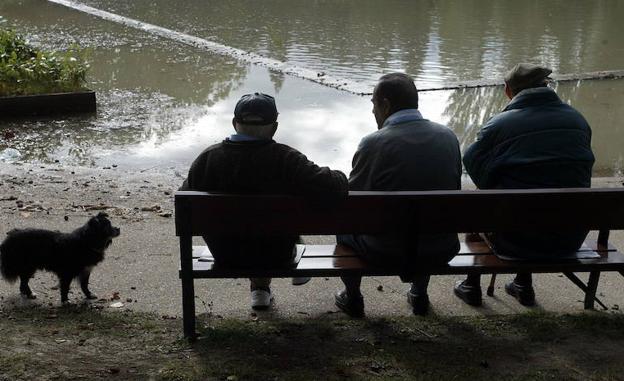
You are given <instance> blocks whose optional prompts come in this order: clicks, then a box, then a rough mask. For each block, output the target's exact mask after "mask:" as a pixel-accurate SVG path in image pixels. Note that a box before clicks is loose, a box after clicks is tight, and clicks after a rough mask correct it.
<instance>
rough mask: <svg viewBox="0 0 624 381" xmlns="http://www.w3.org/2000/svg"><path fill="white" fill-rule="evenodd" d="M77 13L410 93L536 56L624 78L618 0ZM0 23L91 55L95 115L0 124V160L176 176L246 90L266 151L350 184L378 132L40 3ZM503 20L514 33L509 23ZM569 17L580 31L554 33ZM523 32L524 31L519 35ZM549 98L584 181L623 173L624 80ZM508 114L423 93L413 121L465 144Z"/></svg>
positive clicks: (340, 110)
mask: <svg viewBox="0 0 624 381" xmlns="http://www.w3.org/2000/svg"><path fill="white" fill-rule="evenodd" d="M83 1H84V2H88V3H90V4H92V5H99V6H102V7H107V8H108V9H109V10H112V11H117V12H122V13H125V14H127V15H129V16H136V17H137V18H138V15H139V14H140V16H141V19H142V20H145V21H148V22H151V23H154V24H159V25H163V26H166V27H169V28H173V29H176V30H180V31H183V32H187V33H191V34H195V35H200V36H202V37H205V38H210V39H213V40H216V41H219V42H222V43H227V44H232V45H235V46H236V47H240V48H244V49H248V50H253V51H255V52H259V53H262V54H265V55H267V56H270V57H272V58H275V59H278V60H281V61H288V62H290V61H295V62H297V63H302V64H305V66H308V67H318V68H322V70H324V71H334V72H335V73H339V74H340V73H341V75H344V76H346V77H348V78H349V79H353V80H358V81H363V82H364V83H370V84H372V83H373V81H374V80H376V79H377V77H378V76H379V75H380V74H381V73H382V72H383V71H387V70H406V71H407V72H409V73H412V74H414V75H416V77H417V78H418V80H417V84H418V86H419V87H426V86H427V84H431V83H438V82H446V81H451V80H463V79H475V78H486V79H492V78H498V77H500V75H501V73H502V71H504V70H505V69H507V67H509V66H511V63H515V61H519V60H525V59H527V58H529V59H530V58H536V57H538V58H539V59H540V60H541V59H542V58H543V59H544V60H545V61H547V62H549V63H550V64H552V65H553V66H554V67H555V69H556V71H558V72H570V71H575V70H578V71H587V70H597V69H621V68H624V65H623V64H622V63H623V61H622V60H623V56H624V53H623V50H624V49H622V46H621V45H622V40H621V39H616V38H613V35H612V34H610V33H612V32H614V31H615V30H616V26H617V25H616V24H615V23H614V21H613V17H612V14H623V13H624V10H622V6H620V5H618V4H616V5H614V6H613V7H611V8H609V9H607V8H606V6H605V5H604V3H603V2H601V1H598V2H594V3H593V4H594V6H593V7H590V6H588V5H587V4H586V3H585V2H574V3H571V4H570V5H569V7H568V8H569V9H568V8H566V9H565V10H561V11H560V12H559V11H557V7H556V5H557V4H559V5H561V4H563V3H562V2H558V1H553V2H549V3H548V4H542V3H531V5H530V6H528V8H526V7H527V6H526V5H519V4H511V2H508V1H504V2H502V1H501V2H498V1H497V2H494V1H483V2H476V1H466V2H452V3H451V2H449V1H441V2H427V3H426V4H423V2H419V3H418V5H417V6H415V5H414V4H412V3H407V2H404V1H398V0H395V1H391V2H384V3H383V4H382V3H381V2H374V1H372V0H362V1H361V2H357V3H356V2H354V1H342V2H333V1H332V2H326V1H316V2H312V3H308V2H306V4H307V5H306V6H307V8H305V9H304V7H303V6H302V5H298V4H303V2H301V1H299V2H298V1H292V2H288V4H287V3H286V2H285V1H277V0H275V1H266V2H264V3H263V5H264V6H263V7H257V6H256V5H254V4H256V3H252V2H250V1H244V0H233V1H229V2H217V1H207V0H202V1H191V0H187V1H185V2H184V4H185V6H180V5H179V4H178V3H172V2H164V1H163V0H150V1H147V0H135V1H133V2H119V1H112V0H89V1H87V0H83ZM566 4H568V3H566ZM610 4H613V3H610ZM287 5H288V6H287ZM451 5H453V6H451ZM33 9H37V12H33ZM252 10H253V11H252ZM585 11H586V13H584V12H585ZM235 12H238V15H237V14H236V13H235ZM315 12H316V13H315ZM531 12H533V13H534V14H533V16H531ZM618 12H619V13H618ZM0 14H2V15H3V16H4V18H6V19H7V23H10V24H12V25H14V26H15V27H16V28H17V29H19V30H20V31H22V32H24V33H26V34H27V35H28V36H29V37H30V38H31V40H33V41H34V42H35V43H37V44H39V45H42V46H46V47H51V48H54V49H59V48H63V47H66V46H68V45H69V44H70V43H72V42H79V43H80V44H81V45H83V46H87V47H89V48H90V49H91V51H92V53H91V56H92V57H91V60H92V71H91V74H90V81H91V83H92V85H93V88H94V89H95V90H97V92H98V114H97V116H95V117H88V118H80V117H72V118H67V119H64V120H52V121H13V122H3V123H1V124H0V132H4V131H11V132H12V133H15V135H16V136H15V138H12V139H10V140H6V139H0V151H2V150H4V149H5V148H9V147H10V148H15V149H18V150H19V151H21V152H22V160H26V161H35V162H36V161H40V162H49V161H53V160H61V161H62V162H67V163H73V164H82V165H98V166H105V165H111V164H118V165H120V166H125V167H135V168H152V167H156V168H158V167H164V166H174V167H177V168H179V169H180V170H181V171H184V170H186V168H187V167H188V165H189V163H190V162H191V161H192V160H193V158H194V157H195V156H196V155H197V154H198V153H199V152H200V151H201V150H203V149H204V148H205V147H207V146H208V145H210V144H213V143H216V142H219V141H221V140H222V139H223V138H224V137H226V136H228V135H229V134H231V133H232V128H231V118H232V110H233V109H234V104H235V102H236V101H237V100H238V98H239V97H240V96H241V95H242V94H245V93H249V92H254V91H263V92H267V93H270V94H275V95H276V98H277V104H278V109H279V111H280V119H279V121H280V127H279V129H278V133H277V136H276V139H277V140H278V141H280V142H283V143H286V144H289V145H292V146H293V147H295V148H297V149H299V150H300V151H302V152H304V153H305V154H306V155H308V156H309V157H310V159H312V160H314V161H316V162H317V163H319V164H321V165H329V166H332V167H334V168H338V169H342V170H343V171H345V172H348V171H349V170H350V167H351V158H352V155H353V152H354V151H355V149H356V147H357V144H358V143H359V141H360V139H361V138H362V137H363V136H364V135H366V134H368V133H370V132H372V131H374V130H375V128H376V126H375V122H374V118H373V115H372V114H371V103H370V101H369V99H368V97H358V96H352V95H349V94H346V93H343V92H338V91H335V90H332V89H330V88H325V87H322V86H319V85H315V84H313V83H310V82H307V81H303V80H300V79H296V78H292V77H288V76H284V75H283V74H281V73H278V72H270V71H267V70H265V69H262V68H259V67H255V66H250V65H243V64H240V63H238V62H235V61H233V60H232V59H230V58H227V57H221V56H215V55H213V54H208V53H206V52H205V51H202V50H201V49H198V48H192V47H189V46H185V45H182V44H177V43H175V42H172V41H169V40H165V39H160V38H156V37H154V36H151V35H149V34H146V33H143V32H138V31H136V30H133V29H128V28H125V27H122V26H119V25H117V24H115V23H111V22H106V21H102V20H99V19H95V18H92V17H90V16H88V15H85V14H82V13H80V12H75V11H72V10H69V9H66V8H63V7H59V6H55V5H51V4H48V3H45V2H41V1H38V0H2V2H1V3H0ZM235 16H236V17H235ZM513 17H517V18H516V19H514V20H519V21H516V22H513V23H508V22H507V21H508V20H510V19H513ZM532 17H533V18H532ZM567 17H579V20H578V22H577V23H576V24H574V23H570V25H566V24H565V23H563V21H564V20H565V18H567ZM549 18H550V19H549ZM547 19H549V20H550V21H549V22H545V20H547ZM518 22H524V23H525V24H524V26H522V27H521V25H520V24H521V23H520V24H518ZM572 24H574V25H572ZM527 25H528V26H530V27H531V28H533V29H532V30H525V27H526V26H527ZM529 29H530V28H529ZM249 36H253V38H249ZM596 41H598V42H599V44H598V45H596V44H595V43H596ZM597 46H598V47H604V46H606V47H607V48H608V49H602V48H600V49H598V48H597ZM603 50H604V51H603ZM557 69H558V70H557ZM557 91H558V92H559V94H560V95H561V97H562V98H563V99H564V100H565V101H567V102H569V103H571V104H572V105H573V106H574V107H576V108H578V109H579V110H580V111H581V112H582V113H583V114H584V115H585V116H586V117H587V119H588V121H589V123H590V124H591V126H592V128H593V131H594V137H593V147H594V151H595V153H596V158H597V162H596V166H595V172H594V173H595V174H596V175H601V176H602V175H620V176H621V175H622V168H623V166H624V158H623V157H622V153H621V148H620V146H621V142H622V141H623V138H624V131H623V128H624V127H622V125H621V123H620V121H621V120H622V119H624V110H623V109H622V108H621V107H620V105H621V104H622V100H623V99H624V80H611V81H584V82H579V83H567V84H563V85H560V86H559V87H558V88H557ZM506 103H507V100H506V98H505V96H504V94H503V92H502V89H501V88H500V87H494V88H479V89H462V90H457V91H434V92H423V93H421V111H422V113H423V115H424V116H425V117H426V118H429V119H431V120H433V121H436V122H440V123H444V124H447V125H449V127H451V128H452V129H453V130H454V131H455V132H456V134H457V135H458V137H459V139H460V142H461V144H462V148H465V147H467V145H469V144H470V143H471V142H472V141H474V138H475V135H476V132H477V131H478V129H479V128H480V127H481V125H482V124H483V122H484V121H485V120H486V119H488V118H489V117H491V116H492V115H494V114H496V113H498V112H499V111H500V110H502V109H503V108H504V106H505V105H506Z"/></svg>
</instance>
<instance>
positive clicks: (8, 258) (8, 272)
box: [0, 243, 19, 282]
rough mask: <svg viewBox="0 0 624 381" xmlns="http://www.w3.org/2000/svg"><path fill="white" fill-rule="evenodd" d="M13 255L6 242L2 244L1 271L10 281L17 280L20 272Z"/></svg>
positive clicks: (0, 249)
mask: <svg viewBox="0 0 624 381" xmlns="http://www.w3.org/2000/svg"><path fill="white" fill-rule="evenodd" d="M13 257H14V256H13V255H11V251H10V250H8V248H7V247H6V244H5V243H2V244H0V273H2V277H3V278H4V280H6V281H8V282H15V281H16V280H17V278H18V277H19V272H18V271H17V269H18V268H19V266H18V265H17V264H16V263H15V259H14V258H13Z"/></svg>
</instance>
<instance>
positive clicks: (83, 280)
mask: <svg viewBox="0 0 624 381" xmlns="http://www.w3.org/2000/svg"><path fill="white" fill-rule="evenodd" d="M90 276H91V268H90V267H88V268H86V269H84V270H82V272H81V273H80V275H78V279H79V280H80V288H81V289H82V292H83V294H84V295H85V296H86V297H87V299H97V296H95V295H94V294H92V293H91V291H89V277H90Z"/></svg>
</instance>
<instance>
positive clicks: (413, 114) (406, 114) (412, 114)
mask: <svg viewBox="0 0 624 381" xmlns="http://www.w3.org/2000/svg"><path fill="white" fill-rule="evenodd" d="M422 119H423V117H422V114H421V113H420V111H418V109H415V108H408V109H405V110H401V111H397V112H395V113H394V114H392V115H390V116H389V117H387V118H386V121H385V122H384V123H383V126H382V128H383V127H387V126H394V125H396V124H400V123H405V122H413V121H415V120H422Z"/></svg>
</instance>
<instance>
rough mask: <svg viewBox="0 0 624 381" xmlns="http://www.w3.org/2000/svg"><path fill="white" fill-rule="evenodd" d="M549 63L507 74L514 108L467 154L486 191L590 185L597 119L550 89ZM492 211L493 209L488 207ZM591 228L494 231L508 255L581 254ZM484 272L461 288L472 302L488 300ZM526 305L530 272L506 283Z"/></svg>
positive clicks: (530, 299) (531, 297)
mask: <svg viewBox="0 0 624 381" xmlns="http://www.w3.org/2000/svg"><path fill="white" fill-rule="evenodd" d="M551 72H552V71H551V70H550V69H548V68H544V67H540V66H536V65H531V64H518V65H516V66H515V67H514V68H513V69H511V70H510V71H509V73H508V74H507V76H506V77H505V94H506V96H507V97H508V98H509V99H510V100H511V101H510V102H509V104H508V105H507V107H505V109H504V110H503V112H501V113H500V114H498V115H495V116H494V117H492V118H491V119H490V120H488V121H487V123H486V124H485V125H484V126H483V128H482V129H481V131H480V132H479V134H478V136H477V141H476V142H474V143H473V144H472V145H471V146H470V147H468V149H467V150H466V153H465V154H464V165H465V167H466V171H468V174H469V175H470V177H471V178H472V180H473V181H474V183H475V185H476V186H477V187H478V188H480V189H526V188H586V187H590V186H591V174H592V165H593V164H594V155H593V153H592V149H591V135H592V133H591V129H590V127H589V124H588V123H587V121H586V120H585V118H584V117H583V115H581V113H579V112H578V111H576V110H575V109H574V108H572V107H571V106H570V105H568V104H566V103H564V102H562V101H561V99H559V97H558V96H557V94H556V93H555V91H554V90H553V89H551V88H549V87H548V80H549V78H548V76H549V75H550V73H551ZM483 212H484V213H487V211H483ZM586 235H587V231H556V232H513V233H512V232H504V233H498V234H488V235H487V237H488V238H489V240H490V242H491V243H492V245H493V247H494V250H495V252H496V254H497V255H498V256H500V257H502V258H504V259H511V260H522V259H530V260H536V259H543V260H548V259H555V258H559V259H561V258H566V257H570V258H573V257H574V256H575V253H576V250H577V249H578V248H579V247H580V246H581V244H582V243H583V240H584V239H585V236H586ZM479 280H480V277H479V275H469V276H468V278H466V280H465V281H463V282H460V283H458V284H457V285H456V286H455V294H456V295H457V296H459V297H460V298H461V299H462V300H463V301H465V302H466V303H468V304H470V305H474V306H478V305H481V286H480V283H479ZM505 290H506V291H507V293H508V294H510V295H512V296H514V297H516V298H517V299H518V300H519V302H520V303H521V304H523V305H527V306H530V305H533V304H534V303H535V292H534V290H533V286H532V279H531V274H530V273H523V274H518V275H517V276H516V278H515V280H514V281H513V282H511V283H508V284H507V285H506V286H505Z"/></svg>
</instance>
